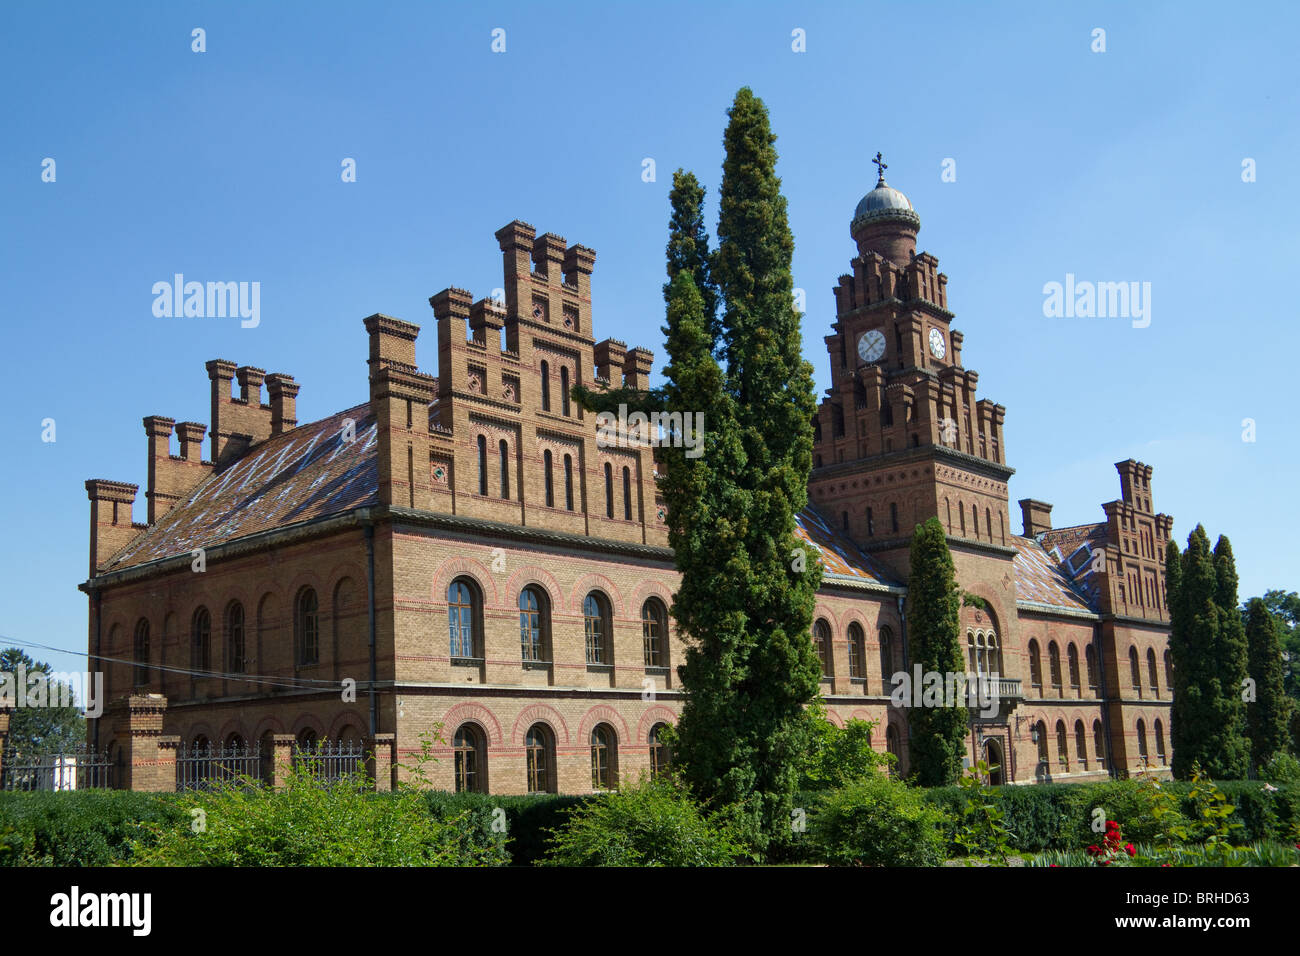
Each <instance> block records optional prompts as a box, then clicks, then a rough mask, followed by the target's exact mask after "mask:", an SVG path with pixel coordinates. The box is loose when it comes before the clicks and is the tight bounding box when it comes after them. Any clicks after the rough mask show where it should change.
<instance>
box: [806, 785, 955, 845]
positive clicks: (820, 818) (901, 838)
mask: <svg viewBox="0 0 1300 956" xmlns="http://www.w3.org/2000/svg"><path fill="white" fill-rule="evenodd" d="M946 823H947V820H946V818H945V815H944V813H943V811H941V810H940V809H939V808H938V807H936V806H934V805H933V804H932V803H930V802H929V801H927V800H926V798H925V795H924V793H923V792H922V791H920V790H917V789H913V788H911V787H908V786H907V785H906V784H903V783H901V782H899V781H897V780H894V779H891V778H890V777H886V776H884V775H883V774H881V775H877V776H874V777H869V778H867V779H864V780H860V781H858V782H856V783H853V784H850V785H849V786H847V787H845V788H844V789H843V790H839V791H836V792H835V793H833V794H831V795H830V796H829V797H828V798H827V800H826V802H825V804H824V806H823V807H822V808H821V810H820V811H819V812H818V813H817V815H816V816H815V817H813V819H812V827H811V831H812V836H813V840H814V842H815V843H816V844H817V846H818V848H819V850H820V853H821V857H822V859H823V860H824V861H825V862H827V863H831V864H833V865H839V866H935V865H937V864H939V863H941V862H942V861H943V858H944V849H945V843H946V840H945V836H944V833H945V824H946Z"/></svg>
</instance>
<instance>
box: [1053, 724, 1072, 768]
mask: <svg viewBox="0 0 1300 956" xmlns="http://www.w3.org/2000/svg"><path fill="white" fill-rule="evenodd" d="M1056 762H1057V763H1058V764H1060V766H1061V770H1062V771H1067V770H1069V769H1070V754H1069V751H1068V750H1067V749H1066V745H1065V721H1063V720H1058V721H1057V722H1056Z"/></svg>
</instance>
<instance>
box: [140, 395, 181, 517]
mask: <svg viewBox="0 0 1300 956" xmlns="http://www.w3.org/2000/svg"><path fill="white" fill-rule="evenodd" d="M175 427H176V420H175V419H174V418H163V417H162V416H161V415H150V416H149V417H148V418H146V419H145V420H144V433H145V435H146V436H147V437H148V440H149V449H148V451H149V461H148V463H147V471H146V474H147V475H148V478H149V483H148V485H147V486H146V487H147V489H148V490H147V491H145V493H144V497H145V501H146V502H148V519H149V524H153V523H154V522H155V521H157V520H158V519H159V518H160V517H162V516H163V515H165V514H166V513H167V512H168V511H170V510H171V507H172V505H174V504H175V503H176V502H175V500H174V499H173V498H171V496H169V495H164V496H163V500H162V501H159V500H158V496H159V490H158V477H159V471H163V472H165V471H166V469H167V465H168V463H169V462H170V461H171V439H172V430H173V429H174V428H175Z"/></svg>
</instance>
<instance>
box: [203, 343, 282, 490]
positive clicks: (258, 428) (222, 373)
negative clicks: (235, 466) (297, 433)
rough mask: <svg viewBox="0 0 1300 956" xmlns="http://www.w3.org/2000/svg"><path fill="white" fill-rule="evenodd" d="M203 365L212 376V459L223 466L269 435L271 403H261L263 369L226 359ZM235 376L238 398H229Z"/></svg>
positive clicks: (215, 463)
mask: <svg viewBox="0 0 1300 956" xmlns="http://www.w3.org/2000/svg"><path fill="white" fill-rule="evenodd" d="M205 367H206V368H207V370H208V378H210V379H211V380H212V462H213V464H214V465H216V466H217V467H218V468H224V467H225V466H226V465H228V464H230V463H231V462H232V461H235V460H236V459H238V458H239V457H241V456H242V455H243V454H244V452H246V451H247V450H248V449H249V448H250V447H251V446H252V445H255V444H256V443H257V442H260V441H265V440H266V439H268V438H270V437H271V406H270V405H263V404H262V380H263V379H264V378H265V377H266V373H265V372H264V371H262V370H261V369H260V368H254V367H252V366H251V365H243V366H238V367H236V365H235V363H234V362H231V361H227V360H226V359H213V360H212V361H210V362H208V363H207V364H206V366H205ZM236 376H238V377H239V398H232V397H231V394H230V383H231V380H232V379H233V378H235V377H236Z"/></svg>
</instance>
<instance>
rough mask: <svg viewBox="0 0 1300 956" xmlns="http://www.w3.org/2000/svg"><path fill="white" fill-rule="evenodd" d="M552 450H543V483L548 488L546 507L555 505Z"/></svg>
mask: <svg viewBox="0 0 1300 956" xmlns="http://www.w3.org/2000/svg"><path fill="white" fill-rule="evenodd" d="M551 466H552V461H551V450H550V449H549V448H548V449H546V450H545V451H544V452H542V484H543V486H544V487H545V489H546V507H548V508H554V507H555V475H554V473H553V471H552V468H551Z"/></svg>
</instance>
